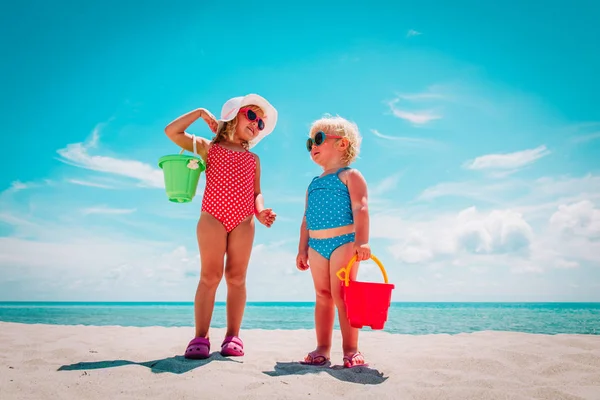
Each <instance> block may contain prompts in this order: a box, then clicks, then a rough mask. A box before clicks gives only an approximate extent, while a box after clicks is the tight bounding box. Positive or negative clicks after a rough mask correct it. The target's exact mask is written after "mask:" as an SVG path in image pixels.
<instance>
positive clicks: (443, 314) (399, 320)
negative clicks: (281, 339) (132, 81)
mask: <svg viewBox="0 0 600 400" xmlns="http://www.w3.org/2000/svg"><path fill="white" fill-rule="evenodd" d="M313 307H314V302H256V301H253V302H248V303H247V307H246V311H245V314H244V320H243V323H242V329H267V330H276V329H282V330H293V329H312V328H313V327H314V309H313ZM0 321H3V322H16V323H25V324H51V325H95V326H109V325H110V326H135V327H148V326H162V327H193V326H194V306H193V303H192V302H105V301H98V302H82V301H72V302H64V301H48V302H39V301H4V302H0ZM225 321H226V319H225V303H224V302H217V303H216V304H215V310H214V313H213V319H212V325H211V326H212V327H215V328H223V327H225ZM335 328H336V329H339V326H338V323H337V321H336V324H335ZM363 330H365V331H369V330H371V329H370V328H368V327H365V328H364V329H363ZM490 330H491V331H513V332H525V333H534V334H591V335H598V334H600V302H594V303H581V302H393V303H392V304H391V306H390V309H389V312H388V320H387V322H386V325H385V328H384V329H383V331H385V332H389V333H394V334H412V335H427V334H440V333H442V334H458V333H470V332H477V331H490Z"/></svg>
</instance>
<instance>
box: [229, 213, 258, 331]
mask: <svg viewBox="0 0 600 400" xmlns="http://www.w3.org/2000/svg"><path fill="white" fill-rule="evenodd" d="M253 242H254V216H252V217H250V218H248V219H246V220H244V221H242V222H241V223H240V224H239V225H238V226H237V227H235V229H233V230H232V231H231V232H230V233H229V237H228V239H227V262H226V264H225V281H226V282H227V333H226V334H225V336H238V335H239V334H240V327H241V325H242V319H243V317H244V309H245V307H246V271H247V270H248V262H249V261H250V253H251V251H252V243H253Z"/></svg>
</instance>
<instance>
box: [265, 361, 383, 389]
mask: <svg viewBox="0 0 600 400" xmlns="http://www.w3.org/2000/svg"><path fill="white" fill-rule="evenodd" d="M321 372H325V373H328V374H329V375H331V376H332V377H334V378H335V379H338V380H340V381H344V382H351V383H360V384H363V385H379V384H381V383H383V382H385V381H386V380H387V379H388V377H384V376H383V373H381V372H379V371H378V370H376V369H372V368H369V367H368V366H367V367H363V366H360V367H354V368H344V367H343V366H341V365H333V366H331V365H325V366H322V367H318V366H313V365H304V364H300V363H299V362H277V363H276V364H275V366H274V367H273V371H263V374H266V375H269V376H286V375H307V374H319V373H321Z"/></svg>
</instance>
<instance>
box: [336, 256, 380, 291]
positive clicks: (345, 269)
mask: <svg viewBox="0 0 600 400" xmlns="http://www.w3.org/2000/svg"><path fill="white" fill-rule="evenodd" d="M371 259H372V260H373V261H375V263H376V264H377V265H378V266H379V269H380V270H381V273H382V274H383V280H384V282H385V283H388V277H387V273H386V272H385V268H383V264H382V263H381V261H379V259H378V258H377V257H375V256H374V255H373V254H371ZM355 262H356V254H355V255H354V256H353V257H352V258H351V259H350V262H349V263H348V265H347V266H346V267H343V268H340V269H339V271H338V272H336V273H335V274H336V275H337V277H338V278H339V279H340V280H341V281H344V286H348V285H349V284H350V270H351V269H352V266H353V265H354V263H355ZM342 274H343V275H344V277H342Z"/></svg>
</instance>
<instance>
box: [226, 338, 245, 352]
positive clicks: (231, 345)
mask: <svg viewBox="0 0 600 400" xmlns="http://www.w3.org/2000/svg"><path fill="white" fill-rule="evenodd" d="M221 355H222V356H224V357H241V356H243V355H244V343H243V342H242V339H240V338H239V337H237V336H227V337H226V338H225V340H223V343H222V344H221Z"/></svg>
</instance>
